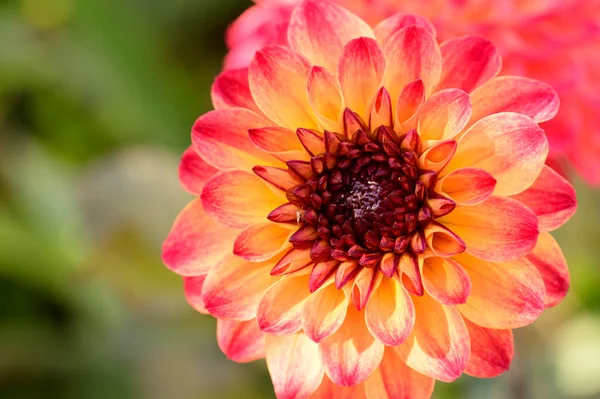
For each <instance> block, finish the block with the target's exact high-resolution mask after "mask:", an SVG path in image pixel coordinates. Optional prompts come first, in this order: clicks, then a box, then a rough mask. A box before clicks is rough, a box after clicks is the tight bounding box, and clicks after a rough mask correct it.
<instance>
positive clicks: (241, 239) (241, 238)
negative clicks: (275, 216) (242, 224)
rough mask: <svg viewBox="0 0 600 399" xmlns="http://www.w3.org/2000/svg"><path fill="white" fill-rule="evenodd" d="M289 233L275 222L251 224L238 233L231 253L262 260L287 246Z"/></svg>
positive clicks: (247, 258) (253, 259) (250, 259)
mask: <svg viewBox="0 0 600 399" xmlns="http://www.w3.org/2000/svg"><path fill="white" fill-rule="evenodd" d="M289 235H290V230H289V229H286V228H284V227H281V226H279V225H278V224H275V223H259V224H253V225H250V226H248V227H246V228H245V229H244V230H242V232H240V234H238V236H237V238H236V239H235V243H234V244H233V253H234V254H235V255H237V256H239V257H242V258H244V259H246V260H249V261H251V262H262V261H265V260H267V259H271V258H272V257H273V256H275V255H276V254H277V253H279V252H281V250H282V249H283V248H284V247H285V246H286V245H287V246H289V245H290V244H288V236H289Z"/></svg>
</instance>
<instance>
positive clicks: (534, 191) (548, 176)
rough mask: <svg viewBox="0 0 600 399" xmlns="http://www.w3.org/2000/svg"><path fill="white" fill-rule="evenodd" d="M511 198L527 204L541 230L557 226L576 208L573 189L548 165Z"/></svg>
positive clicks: (563, 222)
mask: <svg viewBox="0 0 600 399" xmlns="http://www.w3.org/2000/svg"><path fill="white" fill-rule="evenodd" d="M513 198H514V199H516V200H518V201H520V202H522V203H524V204H525V205H527V206H528V207H529V208H530V209H531V210H532V211H533V212H534V213H535V214H536V215H537V217H538V220H539V223H540V230H541V231H552V230H555V229H557V228H559V227H560V226H562V225H563V224H565V223H566V222H567V220H569V219H570V218H571V216H573V214H574V213H575V211H576V210H577V197H576V195H575V189H574V188H573V186H572V185H571V183H569V182H568V181H567V180H565V178H564V177H562V176H561V175H559V174H558V173H556V172H555V171H554V170H552V168H550V167H549V166H544V168H543V169H542V173H541V174H540V175H539V176H538V178H537V180H536V181H535V182H534V183H533V185H532V186H531V187H529V188H528V189H527V190H525V191H523V192H522V193H520V194H517V195H515V196H513Z"/></svg>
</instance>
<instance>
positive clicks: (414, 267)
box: [398, 252, 423, 295]
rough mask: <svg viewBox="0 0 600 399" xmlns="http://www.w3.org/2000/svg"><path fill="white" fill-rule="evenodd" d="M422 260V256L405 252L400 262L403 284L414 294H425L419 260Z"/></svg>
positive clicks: (399, 268)
mask: <svg viewBox="0 0 600 399" xmlns="http://www.w3.org/2000/svg"><path fill="white" fill-rule="evenodd" d="M422 261H423V260H422V258H417V257H416V256H413V255H410V254H409V252H404V253H403V254H402V256H401V257H400V262H399V263H398V271H399V272H402V278H401V281H402V284H404V287H405V288H406V289H407V290H408V291H410V292H411V293H412V294H414V295H423V280H422V279H421V272H420V267H419V262H422Z"/></svg>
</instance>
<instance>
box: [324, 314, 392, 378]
mask: <svg viewBox="0 0 600 399" xmlns="http://www.w3.org/2000/svg"><path fill="white" fill-rule="evenodd" d="M364 317H365V315H364V312H359V311H358V310H356V308H354V306H349V307H348V313H347V315H346V319H345V320H344V323H343V324H342V326H341V327H340V329H339V330H337V331H336V332H335V334H333V335H332V336H330V337H328V338H327V339H325V340H324V341H322V342H321V343H320V344H319V351H320V354H321V359H322V361H323V365H324V366H325V373H327V375H328V376H329V378H331V380H332V381H333V382H334V383H336V384H337V385H342V386H351V385H356V384H360V383H361V382H363V381H365V380H366V379H367V378H368V377H369V376H370V375H371V373H373V371H374V370H375V369H376V368H377V367H378V366H379V363H380V362H381V358H382V357H383V348H384V346H383V344H382V343H381V342H379V341H378V340H376V339H375V338H374V337H373V336H372V335H371V333H370V332H369V330H368V329H367V326H366V325H365V319H364Z"/></svg>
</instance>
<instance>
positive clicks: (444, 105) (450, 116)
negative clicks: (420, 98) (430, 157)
mask: <svg viewBox="0 0 600 399" xmlns="http://www.w3.org/2000/svg"><path fill="white" fill-rule="evenodd" d="M470 117H471V102H470V100H469V95H468V94H467V93H465V92H464V91H462V90H460V89H454V88H451V89H444V90H440V91H436V92H435V93H433V94H432V95H431V96H429V98H427V100H425V103H424V104H423V107H422V108H421V112H420V114H419V128H418V132H419V135H420V136H421V139H422V140H424V141H425V140H447V139H451V138H454V137H455V136H456V135H457V134H458V133H460V132H461V131H462V130H463V128H464V127H465V126H466V125H467V122H469V118H470Z"/></svg>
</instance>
